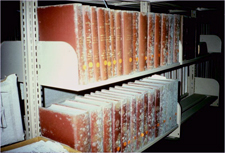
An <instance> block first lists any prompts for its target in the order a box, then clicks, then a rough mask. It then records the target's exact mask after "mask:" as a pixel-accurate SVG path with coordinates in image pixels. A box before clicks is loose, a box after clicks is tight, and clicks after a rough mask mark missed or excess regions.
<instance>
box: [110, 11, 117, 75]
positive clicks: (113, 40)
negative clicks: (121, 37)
mask: <svg viewBox="0 0 225 153" xmlns="http://www.w3.org/2000/svg"><path fill="white" fill-rule="evenodd" d="M110 34H111V57H112V76H113V77H114V76H116V72H117V67H116V29H115V11H114V10H110Z"/></svg>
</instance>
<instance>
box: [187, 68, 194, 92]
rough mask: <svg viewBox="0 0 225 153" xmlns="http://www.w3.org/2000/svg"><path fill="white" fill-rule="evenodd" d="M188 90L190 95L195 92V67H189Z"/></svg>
mask: <svg viewBox="0 0 225 153" xmlns="http://www.w3.org/2000/svg"><path fill="white" fill-rule="evenodd" d="M187 90H188V94H189V95H192V94H193V93H194V90H195V65H194V64H193V65H190V66H189V76H188V79H187Z"/></svg>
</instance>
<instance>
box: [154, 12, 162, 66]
mask: <svg viewBox="0 0 225 153" xmlns="http://www.w3.org/2000/svg"><path fill="white" fill-rule="evenodd" d="M160 23H161V16H160V14H158V13H156V14H155V42H154V68H157V67H159V65H160V45H161V44H160V40H161V37H160V36H161V30H160V29H161V24H160Z"/></svg>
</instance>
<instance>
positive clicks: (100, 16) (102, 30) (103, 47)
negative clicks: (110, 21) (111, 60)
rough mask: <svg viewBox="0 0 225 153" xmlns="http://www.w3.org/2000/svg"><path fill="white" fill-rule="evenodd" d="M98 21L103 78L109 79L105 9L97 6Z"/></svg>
mask: <svg viewBox="0 0 225 153" xmlns="http://www.w3.org/2000/svg"><path fill="white" fill-rule="evenodd" d="M97 23H98V47H99V58H100V59H99V60H100V74H101V80H107V79H108V75H107V64H108V63H107V55H106V35H105V9H104V8H97Z"/></svg>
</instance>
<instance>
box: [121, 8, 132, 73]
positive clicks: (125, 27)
mask: <svg viewBox="0 0 225 153" xmlns="http://www.w3.org/2000/svg"><path fill="white" fill-rule="evenodd" d="M122 39H123V43H122V44H123V74H124V75H126V74H130V73H131V72H132V70H133V48H132V45H131V44H132V12H130V11H122Z"/></svg>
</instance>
